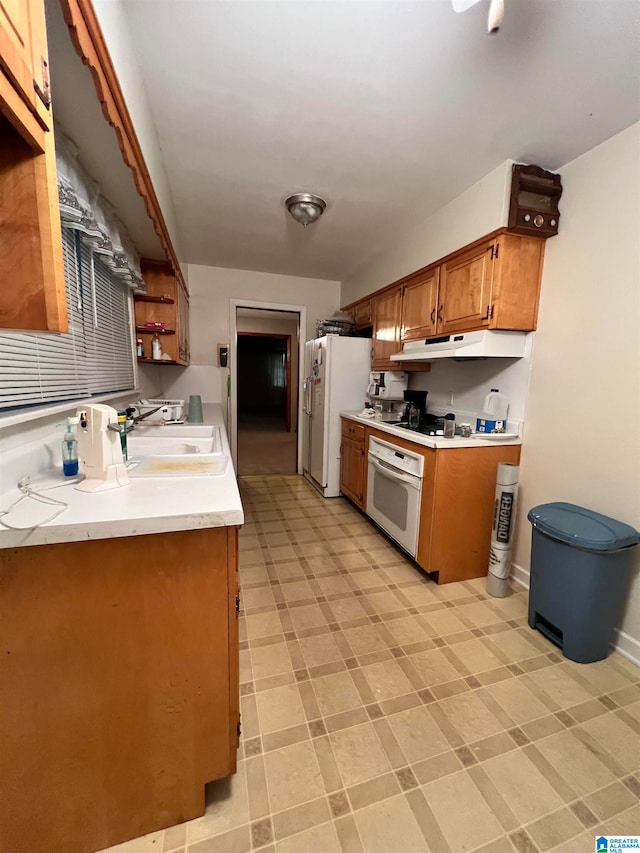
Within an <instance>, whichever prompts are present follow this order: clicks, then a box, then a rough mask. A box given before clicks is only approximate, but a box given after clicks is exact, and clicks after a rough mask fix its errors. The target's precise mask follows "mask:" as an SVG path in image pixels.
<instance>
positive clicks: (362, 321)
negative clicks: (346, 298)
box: [351, 299, 372, 329]
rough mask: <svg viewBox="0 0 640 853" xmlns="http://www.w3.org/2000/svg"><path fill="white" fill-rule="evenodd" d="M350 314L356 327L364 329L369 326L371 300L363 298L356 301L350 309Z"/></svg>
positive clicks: (370, 321)
mask: <svg viewBox="0 0 640 853" xmlns="http://www.w3.org/2000/svg"><path fill="white" fill-rule="evenodd" d="M351 316H352V317H353V322H354V325H355V327H356V329H364V328H366V327H367V326H370V325H371V323H372V316H371V300H370V299H363V300H362V301H361V302H356V304H355V305H354V306H353V307H352V309H351Z"/></svg>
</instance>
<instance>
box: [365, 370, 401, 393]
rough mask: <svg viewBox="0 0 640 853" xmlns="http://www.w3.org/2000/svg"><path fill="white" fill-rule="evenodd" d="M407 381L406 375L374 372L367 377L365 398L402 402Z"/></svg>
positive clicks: (380, 371) (383, 371)
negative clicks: (367, 383) (367, 385)
mask: <svg viewBox="0 0 640 853" xmlns="http://www.w3.org/2000/svg"><path fill="white" fill-rule="evenodd" d="M407 381H408V376H407V374H406V373H392V372H390V371H385V370H379V371H375V372H374V373H371V374H370V375H369V387H368V389H367V396H368V397H369V398H370V399H372V400H404V392H405V391H406V390H407Z"/></svg>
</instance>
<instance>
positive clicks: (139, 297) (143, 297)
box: [133, 293, 176, 305]
mask: <svg viewBox="0 0 640 853" xmlns="http://www.w3.org/2000/svg"><path fill="white" fill-rule="evenodd" d="M133 300H134V302H159V303H162V304H163V305H175V304H176V300H175V299H171V298H170V297H169V296H147V294H143V293H139V294H136V295H135V296H134V297H133Z"/></svg>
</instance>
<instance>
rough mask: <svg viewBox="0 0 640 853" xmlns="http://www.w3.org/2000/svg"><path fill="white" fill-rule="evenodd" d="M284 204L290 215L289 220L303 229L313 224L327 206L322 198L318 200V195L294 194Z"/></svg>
mask: <svg viewBox="0 0 640 853" xmlns="http://www.w3.org/2000/svg"><path fill="white" fill-rule="evenodd" d="M284 203H285V204H286V206H287V210H288V211H289V213H290V214H291V218H292V219H295V221H296V222H299V223H300V225H303V226H304V227H305V228H306V227H307V225H310V224H311V223H312V222H315V221H316V219H320V217H321V216H322V214H323V213H324V210H325V208H326V206H327V203H326V201H325V200H324V199H323V198H320V196H319V195H311V193H294V195H290V196H289V198H287V199H285V202H284Z"/></svg>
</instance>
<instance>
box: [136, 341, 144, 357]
mask: <svg viewBox="0 0 640 853" xmlns="http://www.w3.org/2000/svg"><path fill="white" fill-rule="evenodd" d="M136 351H137V353H138V358H144V344H143V343H142V338H138V340H137V341H136Z"/></svg>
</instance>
